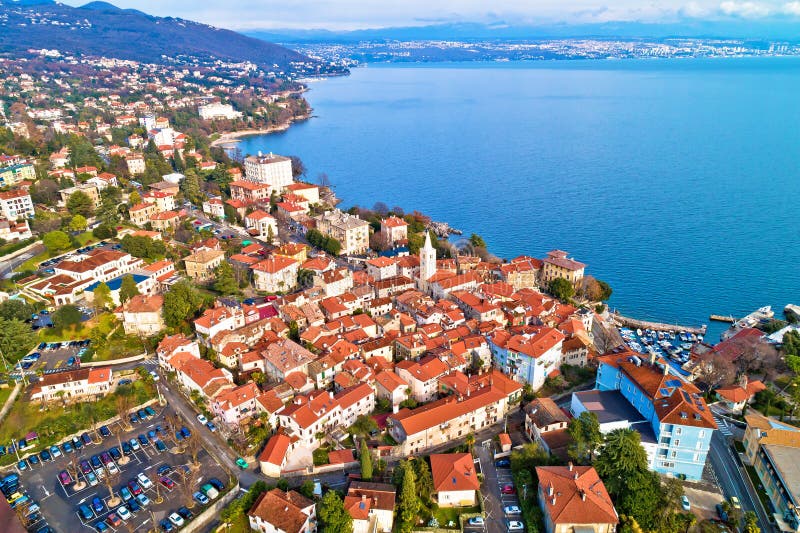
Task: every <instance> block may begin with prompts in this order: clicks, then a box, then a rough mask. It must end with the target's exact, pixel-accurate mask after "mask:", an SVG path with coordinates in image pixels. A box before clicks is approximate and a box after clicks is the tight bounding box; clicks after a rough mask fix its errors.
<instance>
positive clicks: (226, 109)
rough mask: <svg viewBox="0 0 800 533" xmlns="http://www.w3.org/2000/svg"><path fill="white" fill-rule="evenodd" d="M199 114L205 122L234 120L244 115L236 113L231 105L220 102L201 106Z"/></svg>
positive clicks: (198, 109) (198, 110)
mask: <svg viewBox="0 0 800 533" xmlns="http://www.w3.org/2000/svg"><path fill="white" fill-rule="evenodd" d="M197 112H198V113H199V114H200V118H202V119H203V120H234V119H237V118H241V117H242V113H241V112H240V111H235V110H234V109H233V106H231V105H230V104H220V103H219V102H215V103H212V104H206V105H201V106H200V107H198V108H197Z"/></svg>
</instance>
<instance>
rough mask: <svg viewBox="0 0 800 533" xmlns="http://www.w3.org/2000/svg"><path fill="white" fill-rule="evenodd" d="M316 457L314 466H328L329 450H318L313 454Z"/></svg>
mask: <svg viewBox="0 0 800 533" xmlns="http://www.w3.org/2000/svg"><path fill="white" fill-rule="evenodd" d="M313 455H314V466H320V465H326V464H328V449H327V448H324V447H323V448H317V449H316V450H314V452H313Z"/></svg>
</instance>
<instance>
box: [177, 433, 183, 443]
mask: <svg viewBox="0 0 800 533" xmlns="http://www.w3.org/2000/svg"><path fill="white" fill-rule="evenodd" d="M175 440H176V441H178V442H180V441H182V440H183V433H181V432H180V431H176V432H175Z"/></svg>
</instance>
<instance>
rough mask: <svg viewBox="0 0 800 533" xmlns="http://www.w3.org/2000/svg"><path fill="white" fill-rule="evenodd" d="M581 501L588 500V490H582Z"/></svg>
mask: <svg viewBox="0 0 800 533" xmlns="http://www.w3.org/2000/svg"><path fill="white" fill-rule="evenodd" d="M581 501H584V502H585V501H586V491H583V490H582V491H581Z"/></svg>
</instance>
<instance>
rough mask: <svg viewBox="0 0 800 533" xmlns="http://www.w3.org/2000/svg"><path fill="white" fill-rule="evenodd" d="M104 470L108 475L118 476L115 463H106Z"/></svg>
mask: <svg viewBox="0 0 800 533" xmlns="http://www.w3.org/2000/svg"><path fill="white" fill-rule="evenodd" d="M106 470H108V473H109V474H119V468H118V467H117V464H116V463H113V462H112V463H106Z"/></svg>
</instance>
